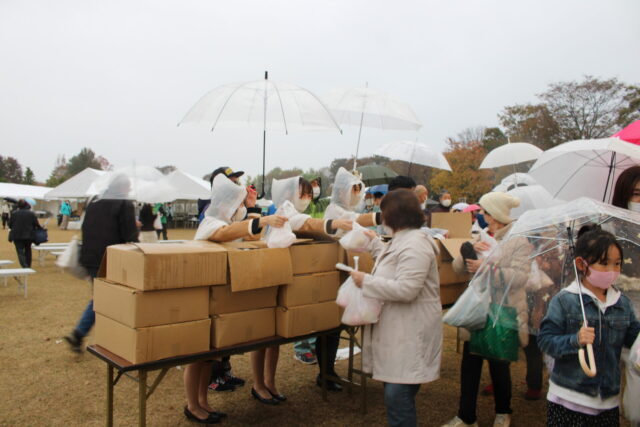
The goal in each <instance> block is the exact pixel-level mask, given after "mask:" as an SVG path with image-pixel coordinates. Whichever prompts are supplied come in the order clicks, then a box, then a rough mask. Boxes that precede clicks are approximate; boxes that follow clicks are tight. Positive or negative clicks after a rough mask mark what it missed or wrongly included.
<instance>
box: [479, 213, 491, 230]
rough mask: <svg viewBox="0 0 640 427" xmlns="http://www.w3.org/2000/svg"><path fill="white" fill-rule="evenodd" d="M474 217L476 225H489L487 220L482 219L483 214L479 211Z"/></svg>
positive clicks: (485, 226)
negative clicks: (476, 221)
mask: <svg viewBox="0 0 640 427" xmlns="http://www.w3.org/2000/svg"><path fill="white" fill-rule="evenodd" d="M476 219H477V220H478V225H479V226H480V228H487V227H488V226H489V224H487V221H485V220H484V215H482V214H481V213H479V214H478V215H476Z"/></svg>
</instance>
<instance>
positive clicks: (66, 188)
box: [46, 168, 106, 199]
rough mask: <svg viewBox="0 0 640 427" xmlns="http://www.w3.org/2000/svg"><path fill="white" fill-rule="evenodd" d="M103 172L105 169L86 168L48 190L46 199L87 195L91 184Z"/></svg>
mask: <svg viewBox="0 0 640 427" xmlns="http://www.w3.org/2000/svg"><path fill="white" fill-rule="evenodd" d="M105 173H106V172H105V171H101V170H98V169H92V168H86V169H85V170H83V171H82V172H80V173H78V174H76V175H74V176H72V177H71V178H69V179H68V180H66V181H65V182H63V183H62V184H60V185H58V186H57V187H56V188H54V189H53V190H51V191H49V192H48V193H47V194H46V197H47V199H59V198H66V197H68V198H80V197H87V196H89V194H87V193H88V190H89V188H90V187H91V184H93V182H94V181H95V180H96V179H97V178H98V177H100V176H102V175H104V174H105Z"/></svg>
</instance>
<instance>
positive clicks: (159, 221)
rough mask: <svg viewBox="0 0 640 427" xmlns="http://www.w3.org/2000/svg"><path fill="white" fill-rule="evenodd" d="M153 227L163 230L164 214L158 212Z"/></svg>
mask: <svg viewBox="0 0 640 427" xmlns="http://www.w3.org/2000/svg"><path fill="white" fill-rule="evenodd" d="M153 228H154V229H155V230H162V215H161V214H157V215H156V219H154V220H153Z"/></svg>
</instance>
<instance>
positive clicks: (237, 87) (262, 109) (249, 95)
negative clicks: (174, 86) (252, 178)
mask: <svg viewBox="0 0 640 427" xmlns="http://www.w3.org/2000/svg"><path fill="white" fill-rule="evenodd" d="M183 123H198V124H205V125H207V126H210V127H211V131H213V130H214V129H216V128H223V127H224V128H259V129H262V196H264V184H265V183H264V181H265V152H266V140H267V131H269V132H271V131H276V132H285V133H286V134H288V133H289V131H290V130H294V131H295V130H327V129H333V130H337V131H339V132H342V131H341V130H340V126H338V123H337V122H336V120H335V119H334V118H333V116H332V115H331V113H330V112H329V110H328V109H327V107H325V105H324V104H323V103H322V102H321V101H320V99H319V98H318V97H317V96H316V95H314V94H313V93H312V92H310V91H308V90H307V89H304V88H302V87H300V86H296V85H293V84H287V83H276V82H273V81H271V80H269V79H268V74H267V72H265V74H264V80H257V81H253V82H243V83H232V84H227V85H223V86H219V87H217V88H215V89H213V90H211V91H210V92H208V93H207V94H205V95H204V96H203V97H202V98H201V99H200V100H199V101H198V102H197V103H196V104H195V105H194V106H193V107H191V109H190V110H189V112H188V113H187V114H186V115H185V116H184V118H183V119H182V120H181V121H180V123H178V126H180V125H181V124H183Z"/></svg>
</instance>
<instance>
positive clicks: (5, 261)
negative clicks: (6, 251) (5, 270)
mask: <svg viewBox="0 0 640 427" xmlns="http://www.w3.org/2000/svg"><path fill="white" fill-rule="evenodd" d="M11 264H13V261H10V260H8V259H0V268H2V267H4V266H5V265H11Z"/></svg>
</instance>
